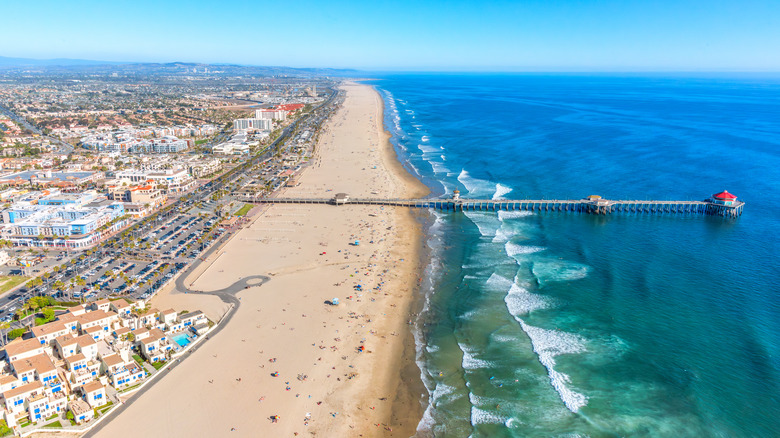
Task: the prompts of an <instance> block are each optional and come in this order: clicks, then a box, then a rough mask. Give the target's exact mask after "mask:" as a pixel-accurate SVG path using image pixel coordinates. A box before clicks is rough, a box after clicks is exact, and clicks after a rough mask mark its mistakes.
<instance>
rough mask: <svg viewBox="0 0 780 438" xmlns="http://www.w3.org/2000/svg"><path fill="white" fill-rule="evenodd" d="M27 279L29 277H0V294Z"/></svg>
mask: <svg viewBox="0 0 780 438" xmlns="http://www.w3.org/2000/svg"><path fill="white" fill-rule="evenodd" d="M29 279H30V277H22V276H19V275H0V294H1V293H4V292H7V291H9V290H11V289H13V288H15V287H16V286H19V285H20V284H22V283H24V282H25V281H27V280H29Z"/></svg>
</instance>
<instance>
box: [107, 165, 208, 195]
mask: <svg viewBox="0 0 780 438" xmlns="http://www.w3.org/2000/svg"><path fill="white" fill-rule="evenodd" d="M115 176H116V178H117V179H120V180H122V179H126V180H129V181H131V182H133V183H147V182H151V183H153V184H154V185H155V186H156V187H157V188H159V189H161V190H163V191H164V192H165V193H166V194H171V193H182V192H186V191H188V190H190V189H192V188H193V187H194V186H195V180H194V179H193V178H192V176H190V174H189V173H188V172H187V170H186V169H184V168H181V167H177V168H173V169H159V170H153V169H149V170H139V169H129V170H123V171H120V172H117V173H116V175H115Z"/></svg>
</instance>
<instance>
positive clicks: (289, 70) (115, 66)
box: [0, 56, 358, 76]
mask: <svg viewBox="0 0 780 438" xmlns="http://www.w3.org/2000/svg"><path fill="white" fill-rule="evenodd" d="M29 68H35V69H43V70H46V71H52V70H57V71H60V70H62V71H68V72H70V73H77V72H78V71H85V72H86V71H88V72H90V73H96V72H103V73H105V72H116V73H124V72H133V73H147V74H166V75H171V74H172V75H182V74H191V73H193V72H200V73H201V74H203V73H204V72H205V70H206V69H208V70H209V71H210V72H211V73H212V74H214V72H217V71H218V72H222V73H224V74H263V75H317V76H347V75H355V74H357V73H358V70H354V69H332V68H293V67H283V66H273V67H268V66H255V65H241V64H203V63H197V62H166V63H156V62H112V61H94V60H88V59H69V58H57V59H32V58H9V57H5V56H0V69H2V70H21V69H29Z"/></svg>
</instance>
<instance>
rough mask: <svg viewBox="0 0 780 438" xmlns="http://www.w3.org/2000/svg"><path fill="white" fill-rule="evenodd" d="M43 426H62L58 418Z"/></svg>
mask: <svg viewBox="0 0 780 438" xmlns="http://www.w3.org/2000/svg"><path fill="white" fill-rule="evenodd" d="M43 427H62V423H60V422H59V420H58V421H55V422H53V423H49V424H47V425H45V426H43Z"/></svg>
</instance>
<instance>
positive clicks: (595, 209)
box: [242, 197, 745, 217]
mask: <svg viewBox="0 0 780 438" xmlns="http://www.w3.org/2000/svg"><path fill="white" fill-rule="evenodd" d="M242 201H245V202H253V203H267V204H331V205H344V204H357V205H386V206H393V207H410V208H432V209H435V210H441V211H452V212H455V211H533V212H571V213H586V214H601V215H605V214H612V213H635V214H698V215H711V216H724V217H738V216H740V215H742V208H743V206H744V205H745V203H744V202H735V203H734V205H722V204H718V203H716V202H713V201H712V200H706V201H639V200H635V201H614V200H607V199H600V198H599V199H588V198H585V199H566V200H549V199H521V200H504V199H498V200H494V199H465V198H460V199H380V198H349V197H341V198H338V197H333V198H253V197H244V198H242Z"/></svg>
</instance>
